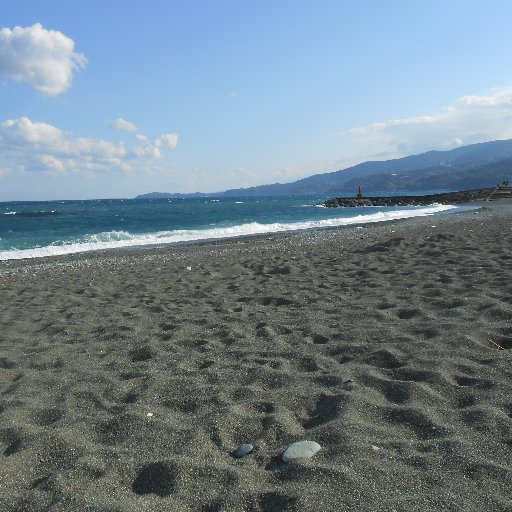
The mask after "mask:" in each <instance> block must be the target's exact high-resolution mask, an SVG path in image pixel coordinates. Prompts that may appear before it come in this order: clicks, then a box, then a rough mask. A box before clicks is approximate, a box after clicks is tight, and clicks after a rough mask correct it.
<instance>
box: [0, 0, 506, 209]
mask: <svg viewBox="0 0 512 512" xmlns="http://www.w3.org/2000/svg"><path fill="white" fill-rule="evenodd" d="M511 19H512V2H510V1H509V0H486V1H485V2H484V1H483V0H480V1H476V0H450V1H446V0H443V1H438V0H428V1H425V0H418V1H414V2H411V1H410V0H386V1H385V2H384V1H381V0H360V1H356V0H314V1H313V0H294V1H291V0H271V1H268V0H258V2H248V1H244V0H236V1H234V0H233V1H231V0H230V1H228V0H216V1H215V2H214V1H210V0H201V1H199V0H187V1H183V0H182V1H174V0H145V1H144V2H142V1H139V0H132V1H126V0H110V1H108V2H107V1H105V0H102V1H98V0H87V1H84V0H73V1H72V2H70V1H69V0H65V1H61V0H44V1H43V0H31V1H29V0H16V1H15V2H13V1H12V0H0V201H15V200H23V201H26V200H54V199H93V198H118V197H119V198H121V197H124V198H126V197H134V196H136V195H137V194H143V193H147V192H153V191H159V192H173V193H175V192H181V193H187V192H196V191H201V192H215V191H221V190H226V189H229V188H240V187H250V186H255V185H262V184H268V183H276V182H279V183H286V182H291V181H295V180H297V179H300V178H303V177H306V176H310V175H313V174H317V173H321V172H331V171H335V170H338V169H343V168H346V167H349V166H351V165H354V164H356V163H360V162H363V161H367V160H387V159H391V158H397V157H401V156H406V155H410V154H417V153H422V152H424V151H428V150H431V149H440V150H443V149H452V148H454V147H457V146H461V145H467V144H472V143H476V142H485V141H489V140H496V139H512V66H511V65H510V62H511V57H512V31H511V30H510V20H511ZM447 172H449V169H447Z"/></svg>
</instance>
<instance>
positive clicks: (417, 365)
mask: <svg viewBox="0 0 512 512" xmlns="http://www.w3.org/2000/svg"><path fill="white" fill-rule="evenodd" d="M511 248H512V206H510V205H503V206H502V205H497V204H492V205H486V206H485V207H483V208H480V209H477V210H471V211H465V212H459V213H454V214H450V215H444V214H443V215H433V216H428V217H413V218H409V219H401V220H391V221H386V222H379V223H375V224H366V225H359V226H351V227H343V228H328V229H322V230H313V231H308V232H300V233H298V232H286V233H277V234H272V235H261V236H254V237H253V236H251V237H245V238H244V239H239V238H236V239H229V240H227V239H223V240H218V241H214V242H208V243H205V242H200V243H198V244H192V245H186V246H179V247H177V246H171V247H164V248H151V249H143V250H140V249H137V250H132V251H130V250H126V251H124V250H123V251H122V252H121V251H103V252H98V253H81V254H72V255H65V256H54V257H50V258H45V259H32V260H9V261H4V262H1V263H0V286H1V287H2V292H3V294H2V297H3V300H2V305H1V306H0V307H1V315H0V332H1V333H2V335H1V337H0V420H1V425H0V457H2V464H0V481H2V490H1V491H0V508H1V509H2V510H5V511H6V512H15V511H19V510H34V511H39V510H47V509H52V510H53V509H54V510H56V511H61V510H62V511H64V510H77V511H82V510H84V511H86V510H88V511H92V510H94V511H100V510H116V511H119V512H139V511H151V512H160V511H162V512H164V511H168V510H176V511H180V512H181V511H184V512H192V511H208V512H210V511H216V512H227V511H235V512H273V511H276V510H279V511H291V512H297V511H299V512H306V511H308V512H309V511H312V512H324V511H329V512H331V511H332V512H334V511H341V512H344V511H353V510H358V511H362V512H373V511H375V510H382V511H389V512H391V511H392V510H396V511H400V512H402V511H404V512H405V511H408V512H409V511H412V512H415V511H418V512H419V511H422V512H423V511H425V510H426V511H430V510H432V511H434V510H440V509H442V508H444V509H448V510H457V511H458V510H460V511H465V510H476V509H478V510H486V511H490V512H494V511H496V512H498V511H500V512H501V511H504V510H507V509H509V508H510V507H511V506H512V490H511V488H510V481H511V479H512V470H511V468H510V463H509V461H510V454H511V449H512V435H511V431H512V405H511V400H510V396H512V370H511V366H510V357H511V355H512V351H510V350H497V349H496V348H492V347H491V346H490V345H489V341H493V340H494V341H496V342H503V341H504V340H508V339H511V338H512V329H511V327H510V318H511V317H512V301H511V299H510V282H511V280H512V249H511ZM301 440H309V441H314V442H316V443H318V444H319V445H320V446H321V450H320V451H319V452H318V453H316V454H315V455H314V456H313V457H312V458H311V459H305V460H299V461H297V462H291V463H284V462H283V461H282V459H281V456H282V453H283V451H284V449H285V448H286V447H287V446H288V445H289V444H290V443H293V442H296V441H301ZM241 443H252V444H253V445H254V446H255V450H254V452H253V453H250V454H249V455H246V456H245V457H242V458H240V459H237V458H235V457H233V451H234V450H235V449H236V448H237V446H238V445H240V444H241Z"/></svg>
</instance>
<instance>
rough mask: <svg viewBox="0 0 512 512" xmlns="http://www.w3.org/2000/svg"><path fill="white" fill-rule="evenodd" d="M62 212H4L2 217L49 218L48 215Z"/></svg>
mask: <svg viewBox="0 0 512 512" xmlns="http://www.w3.org/2000/svg"><path fill="white" fill-rule="evenodd" d="M61 213H62V212H60V211H59V210H50V211H44V210H42V211H38V212H31V211H26V212H4V215H16V216H18V217H49V216H50V215H60V214H61Z"/></svg>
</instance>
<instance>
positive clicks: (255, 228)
mask: <svg viewBox="0 0 512 512" xmlns="http://www.w3.org/2000/svg"><path fill="white" fill-rule="evenodd" d="M452 208H456V207H455V206H450V205H436V206H429V207H426V208H423V207H417V208H411V209H403V210H392V211H387V212H376V213H373V214H370V215H357V216H355V217H349V218H346V217H345V218H335V219H321V220H309V221H304V222H294V223H289V224H282V223H273V224H260V223H258V222H251V223H248V224H240V225H237V226H231V227H224V228H211V229H190V230H176V231H159V232H156V233H145V234H136V233H129V232H128V231H108V232H104V233H95V234H92V235H88V236H86V237H84V238H83V239H82V240H76V241H74V242H70V243H60V245H58V244H57V243H55V244H53V245H49V246H46V247H38V248H35V249H13V250H10V251H0V260H15V259H23V258H42V257H44V256H59V255H63V254H73V253H77V252H87V251H98V250H105V249H117V248H123V247H136V246H144V245H162V244H172V243H178V242H192V241H197V240H215V239H219V238H231V237H237V236H246V235H258V234H265V233H279V232H283V231H298V230H304V229H314V228H327V227H336V226H348V225H351V224H366V223H369V222H383V221H386V220H395V219H406V218H410V217H420V216H425V215H433V214H434V213H438V212H442V211H446V210H450V209H452Z"/></svg>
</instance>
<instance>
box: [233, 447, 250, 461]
mask: <svg viewBox="0 0 512 512" xmlns="http://www.w3.org/2000/svg"><path fill="white" fill-rule="evenodd" d="M253 450H254V446H253V445H252V444H249V443H243V444H241V445H240V446H239V447H238V448H237V449H236V450H235V453H234V455H235V457H236V458H237V459H239V458H240V457H244V456H245V455H248V454H249V453H251V452H252V451H253Z"/></svg>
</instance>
